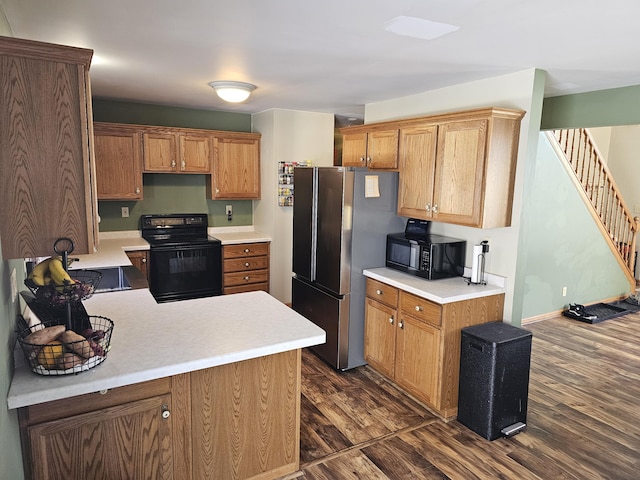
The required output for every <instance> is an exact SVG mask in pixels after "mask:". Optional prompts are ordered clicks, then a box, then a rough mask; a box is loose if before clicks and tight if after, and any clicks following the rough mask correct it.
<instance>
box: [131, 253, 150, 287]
mask: <svg viewBox="0 0 640 480" xmlns="http://www.w3.org/2000/svg"><path fill="white" fill-rule="evenodd" d="M148 253H149V252H148V251H147V250H135V251H129V252H127V257H129V260H131V263H132V264H133V266H134V267H136V268H137V269H138V270H140V271H141V272H142V273H143V274H144V277H145V278H146V279H147V282H149V255H148Z"/></svg>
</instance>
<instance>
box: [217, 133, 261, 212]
mask: <svg viewBox="0 0 640 480" xmlns="http://www.w3.org/2000/svg"><path fill="white" fill-rule="evenodd" d="M260 138H261V135H260V134H257V133H234V132H228V133H223V132H217V133H216V134H215V135H214V143H213V144H214V155H213V168H212V172H211V182H210V183H209V184H208V185H207V196H208V197H209V198H211V199H212V200H220V199H240V198H242V199H259V198H260Z"/></svg>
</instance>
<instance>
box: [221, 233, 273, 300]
mask: <svg viewBox="0 0 640 480" xmlns="http://www.w3.org/2000/svg"><path fill="white" fill-rule="evenodd" d="M222 256H223V261H224V266H223V272H224V274H223V278H224V280H223V283H224V294H225V295H229V294H232V293H241V292H252V291H256V290H264V291H265V292H267V293H269V242H256V243H240V244H236V245H224V246H223V247H222Z"/></svg>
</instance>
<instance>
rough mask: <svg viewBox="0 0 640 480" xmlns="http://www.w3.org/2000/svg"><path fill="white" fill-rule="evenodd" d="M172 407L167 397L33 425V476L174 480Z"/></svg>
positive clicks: (50, 479) (47, 478)
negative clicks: (170, 413) (165, 412)
mask: <svg viewBox="0 0 640 480" xmlns="http://www.w3.org/2000/svg"><path fill="white" fill-rule="evenodd" d="M170 409H171V395H169V394H166V395H161V396H156V397H151V398H146V399H142V400H137V401H134V402H130V403H125V404H122V405H117V406H113V407H109V408H105V409H102V410H98V411H95V412H89V413H84V414H80V415H76V416H72V417H65V418H61V419H58V420H53V421H50V422H44V423H40V424H37V425H35V426H32V427H29V428H28V429H27V431H28V437H29V441H30V449H31V456H32V458H31V465H32V468H33V472H32V477H33V478H34V479H38V480H58V479H61V478H64V479H85V478H110V479H116V478H123V479H124V478H154V479H166V480H168V479H172V478H173V463H172V462H173V460H172V456H173V452H172V440H171V435H172V424H171V421H170V420H169V419H168V418H169V417H166V418H164V417H163V411H169V412H170Z"/></svg>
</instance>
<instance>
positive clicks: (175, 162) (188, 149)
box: [142, 127, 212, 173]
mask: <svg viewBox="0 0 640 480" xmlns="http://www.w3.org/2000/svg"><path fill="white" fill-rule="evenodd" d="M142 138H143V145H144V171H145V172H148V173H154V172H155V173H209V172H210V171H211V141H212V140H211V134H210V133H208V132H203V131H198V130H186V129H178V128H162V127H147V128H145V129H144V133H143V134H142Z"/></svg>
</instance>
